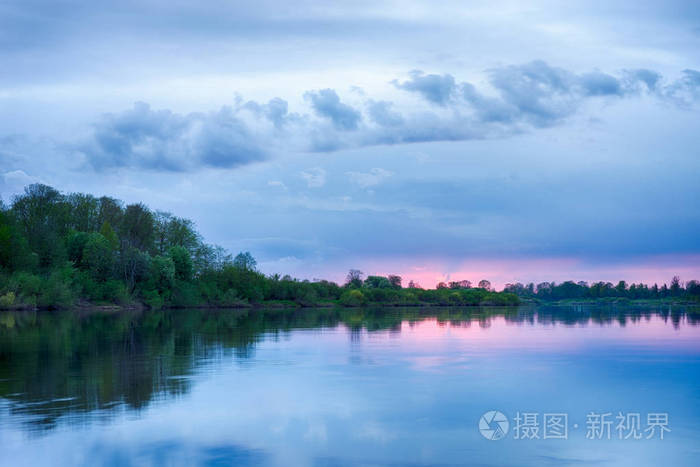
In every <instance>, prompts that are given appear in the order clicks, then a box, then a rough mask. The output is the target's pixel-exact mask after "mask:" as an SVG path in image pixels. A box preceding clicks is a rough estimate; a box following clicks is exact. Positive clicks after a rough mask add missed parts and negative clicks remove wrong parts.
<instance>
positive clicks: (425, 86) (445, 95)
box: [392, 70, 455, 106]
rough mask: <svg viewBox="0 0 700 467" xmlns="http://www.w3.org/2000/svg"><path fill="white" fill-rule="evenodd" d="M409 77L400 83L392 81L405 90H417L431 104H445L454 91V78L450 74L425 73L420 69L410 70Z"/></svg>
mask: <svg viewBox="0 0 700 467" xmlns="http://www.w3.org/2000/svg"><path fill="white" fill-rule="evenodd" d="M410 76H411V79H410V80H408V81H404V82H403V83H400V82H399V81H398V80H394V81H392V83H393V84H394V86H396V87H397V88H398V89H403V90H405V91H410V92H417V93H418V94H420V95H421V96H423V97H424V98H425V99H426V100H428V101H429V102H432V103H433V104H437V105H441V106H445V105H447V103H448V102H449V100H450V98H451V97H452V95H453V93H454V92H455V79H454V78H453V77H452V75H448V74H444V75H434V74H431V75H426V74H425V73H423V72H422V71H420V70H413V71H411V72H410Z"/></svg>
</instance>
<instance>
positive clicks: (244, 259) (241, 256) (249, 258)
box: [233, 251, 258, 271]
mask: <svg viewBox="0 0 700 467" xmlns="http://www.w3.org/2000/svg"><path fill="white" fill-rule="evenodd" d="M257 264H258V262H257V261H255V258H253V255H251V254H250V252H248V251H246V252H241V253H238V254H237V255H236V257H235V258H234V259H233V266H234V267H236V268H238V269H241V270H243V271H255V267H256V266H257Z"/></svg>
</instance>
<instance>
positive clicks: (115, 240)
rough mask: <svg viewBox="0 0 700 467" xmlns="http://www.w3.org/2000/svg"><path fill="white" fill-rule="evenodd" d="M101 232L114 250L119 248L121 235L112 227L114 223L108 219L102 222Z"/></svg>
mask: <svg viewBox="0 0 700 467" xmlns="http://www.w3.org/2000/svg"><path fill="white" fill-rule="evenodd" d="M100 233H101V234H102V236H103V237H104V238H106V239H107V241H108V242H109V245H110V246H111V247H112V250H117V249H118V248H119V237H117V234H116V232H115V231H114V229H113V228H112V225H111V224H110V223H109V222H108V221H104V222H103V223H102V227H100Z"/></svg>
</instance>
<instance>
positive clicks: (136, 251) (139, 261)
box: [0, 184, 518, 308]
mask: <svg viewBox="0 0 700 467" xmlns="http://www.w3.org/2000/svg"><path fill="white" fill-rule="evenodd" d="M362 276H363V275H362V273H361V272H360V271H357V270H352V271H350V274H348V280H347V283H346V284H345V285H343V286H340V285H338V284H336V283H334V282H329V281H325V280H321V281H314V282H310V281H300V280H297V279H293V278H291V277H289V276H284V277H280V276H279V275H278V274H274V275H271V276H265V275H264V274H263V273H261V272H260V271H258V270H257V263H256V261H255V259H254V258H253V256H252V255H251V254H250V253H248V252H242V253H239V254H238V255H237V256H235V257H233V256H232V255H230V254H228V253H227V252H226V251H224V249H223V248H221V247H217V246H213V245H209V244H206V243H205V242H204V241H203V240H202V237H201V235H200V234H199V233H198V232H197V231H196V230H195V226H194V223H193V222H192V221H191V220H189V219H183V218H181V217H177V216H174V215H172V214H170V213H167V212H162V211H152V210H150V209H149V208H148V207H146V206H145V205H143V204H141V203H134V204H127V205H125V204H124V203H123V202H121V201H119V200H116V199H114V198H110V197H106V196H103V197H100V198H98V197H95V196H92V195H89V194H82V193H71V194H67V195H66V194H63V193H61V192H59V191H58V190H56V189H54V188H52V187H50V186H46V185H42V184H34V185H30V186H28V187H27V188H25V190H24V193H23V194H21V195H18V196H16V197H15V198H14V199H13V200H12V203H11V205H10V206H5V205H3V204H2V202H1V201H0V308H2V307H4V308H7V307H14V306H39V307H47V308H60V307H68V306H71V305H74V304H80V303H81V302H84V303H85V304H88V303H90V304H112V303H116V304H131V303H135V302H140V303H144V304H146V305H147V306H149V307H151V308H160V307H163V306H181V307H185V306H196V305H212V306H242V305H248V304H251V303H263V302H270V301H280V302H290V303H293V304H296V305H302V306H313V305H318V304H332V303H340V304H343V305H346V306H359V305H364V304H367V303H371V302H374V303H386V304H389V303H390V304H396V305H398V304H404V305H419V304H443V305H447V304H455V305H460V304H480V303H482V304H486V303H493V304H515V303H517V302H518V299H517V297H515V295H513V294H502V293H501V294H499V293H495V292H493V291H491V290H489V289H490V287H485V288H482V289H469V288H468V287H456V288H446V289H444V290H443V289H439V290H437V291H436V290H422V289H420V288H418V286H417V285H415V284H411V287H410V288H408V289H405V288H402V285H401V277H399V276H394V275H391V276H388V277H380V276H369V277H367V278H366V279H364V280H362Z"/></svg>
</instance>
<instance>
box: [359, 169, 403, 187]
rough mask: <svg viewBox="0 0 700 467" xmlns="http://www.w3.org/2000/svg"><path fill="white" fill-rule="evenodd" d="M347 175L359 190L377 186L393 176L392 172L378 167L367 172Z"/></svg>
mask: <svg viewBox="0 0 700 467" xmlns="http://www.w3.org/2000/svg"><path fill="white" fill-rule="evenodd" d="M347 175H348V177H349V178H350V181H351V182H353V183H355V184H357V185H359V186H360V187H361V188H369V187H372V186H376V185H379V184H380V183H381V182H383V181H384V180H386V179H387V178H389V177H391V176H392V175H394V172H390V171H389V170H386V169H382V168H380V167H374V168H372V169H370V171H369V172H364V173H363V172H347Z"/></svg>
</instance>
